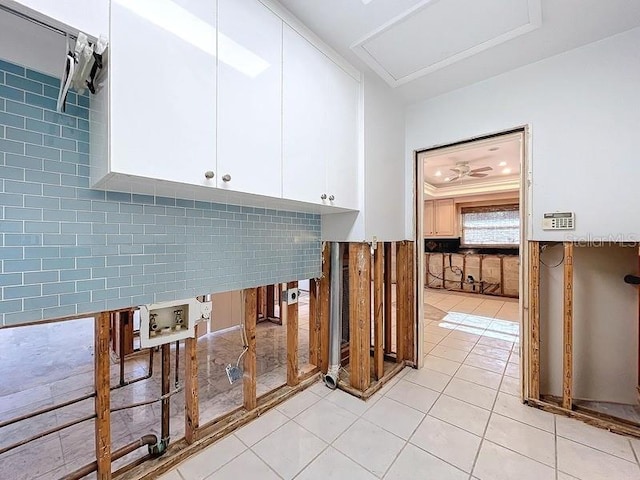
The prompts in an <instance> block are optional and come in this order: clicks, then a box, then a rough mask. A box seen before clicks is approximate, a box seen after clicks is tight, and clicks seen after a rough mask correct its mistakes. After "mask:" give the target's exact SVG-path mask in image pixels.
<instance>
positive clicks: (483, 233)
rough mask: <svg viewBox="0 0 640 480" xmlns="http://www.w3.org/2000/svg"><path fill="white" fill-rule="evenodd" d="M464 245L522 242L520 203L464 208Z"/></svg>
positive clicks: (516, 243) (510, 244)
mask: <svg viewBox="0 0 640 480" xmlns="http://www.w3.org/2000/svg"><path fill="white" fill-rule="evenodd" d="M462 244H463V245H504V246H518V245H519V244H520V212H519V210H518V205H500V206H496V207H469V208H464V207H463V208H462Z"/></svg>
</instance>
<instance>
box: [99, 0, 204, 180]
mask: <svg viewBox="0 0 640 480" xmlns="http://www.w3.org/2000/svg"><path fill="white" fill-rule="evenodd" d="M109 62H110V64H109V71H110V98H111V102H110V119H109V123H110V129H111V130H110V138H111V151H110V162H111V163H110V171H111V172H114V173H124V174H127V175H137V176H140V177H147V178H154V179H160V180H170V181H173V182H180V183H187V184H196V185H211V186H214V185H215V180H207V179H206V178H205V172H207V171H213V170H215V165H216V159H215V142H216V140H215V132H216V7H215V2H201V1H198V0H176V1H174V2H162V3H161V4H156V2H152V1H148V0H147V1H135V2H132V1H128V0H112V2H111V50H110V55H109Z"/></svg>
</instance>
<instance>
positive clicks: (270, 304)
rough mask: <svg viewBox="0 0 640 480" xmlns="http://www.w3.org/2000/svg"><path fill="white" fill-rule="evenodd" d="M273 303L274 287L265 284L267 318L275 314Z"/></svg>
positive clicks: (274, 301) (274, 297)
mask: <svg viewBox="0 0 640 480" xmlns="http://www.w3.org/2000/svg"><path fill="white" fill-rule="evenodd" d="M275 303H276V296H275V287H274V286H273V285H267V318H273V317H275V316H276V307H275Z"/></svg>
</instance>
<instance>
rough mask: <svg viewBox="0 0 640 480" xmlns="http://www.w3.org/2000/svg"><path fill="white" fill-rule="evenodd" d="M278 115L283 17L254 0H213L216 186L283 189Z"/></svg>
mask: <svg viewBox="0 0 640 480" xmlns="http://www.w3.org/2000/svg"><path fill="white" fill-rule="evenodd" d="M281 119H282V20H280V18H278V17H277V16H276V15H275V14H273V13H272V12H271V11H270V10H268V9H267V8H266V7H265V6H264V5H262V4H261V3H260V2H259V1H257V0H218V168H217V172H216V177H217V185H218V187H220V188H225V189H228V190H235V191H241V192H248V193H255V194H260V195H268V196H272V197H278V198H279V197H280V196H281V195H282V178H281V171H282V128H281ZM225 175H229V176H230V177H231V180H230V181H224V180H223V177H224V176H225Z"/></svg>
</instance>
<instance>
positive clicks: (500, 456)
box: [473, 440, 556, 480]
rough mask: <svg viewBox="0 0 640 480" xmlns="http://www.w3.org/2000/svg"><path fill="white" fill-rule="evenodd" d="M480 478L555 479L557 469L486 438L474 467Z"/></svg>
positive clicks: (475, 474)
mask: <svg viewBox="0 0 640 480" xmlns="http://www.w3.org/2000/svg"><path fill="white" fill-rule="evenodd" d="M473 475H474V476H475V477H477V478H478V479H480V480H514V479H518V480H555V478H556V474H555V470H554V469H553V468H551V467H548V466H547V465H543V464H542V463H539V462H536V461H535V460H531V459H530V458H527V457H525V456H523V455H520V454H519V453H516V452H513V451H511V450H508V449H506V448H504V447H501V446H500V445H496V444H495V443H492V442H489V441H487V440H485V441H484V442H483V443H482V448H481V449H480V453H479V455H478V461H477V462H476V466H475V468H474V469H473Z"/></svg>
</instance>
